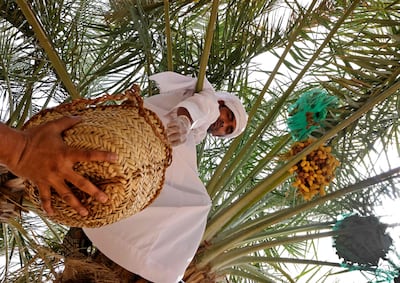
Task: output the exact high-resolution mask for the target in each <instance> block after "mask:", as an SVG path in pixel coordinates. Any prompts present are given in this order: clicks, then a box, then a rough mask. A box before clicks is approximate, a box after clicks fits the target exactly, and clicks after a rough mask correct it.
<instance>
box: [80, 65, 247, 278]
mask: <svg viewBox="0 0 400 283" xmlns="http://www.w3.org/2000/svg"><path fill="white" fill-rule="evenodd" d="M151 79H153V80H155V81H156V82H157V84H158V86H159V88H160V95H156V96H153V97H150V98H146V99H145V107H146V108H148V109H150V110H152V111H154V112H155V113H157V115H158V116H159V118H160V119H161V120H162V122H163V124H164V125H165V126H166V128H167V135H168V138H169V140H170V141H171V143H172V145H173V146H174V147H173V157H172V164H171V165H170V167H168V168H167V170H166V176H165V183H164V186H163V189H162V190H161V193H160V195H159V196H158V197H157V198H156V199H155V200H154V202H153V203H152V204H151V205H149V206H148V207H147V208H146V209H144V210H143V211H141V212H139V213H137V214H135V215H133V216H131V217H128V218H126V219H124V220H121V221H119V222H116V223H113V224H110V225H106V226H103V227H100V228H85V229H84V231H85V233H86V235H87V236H88V237H89V239H90V240H91V241H92V242H93V244H94V246H96V247H97V248H98V249H99V250H100V251H101V252H102V253H103V254H105V255H106V256H107V257H108V258H110V259H111V260H112V261H114V262H115V263H117V264H118V265H120V266H122V267H123V268H125V269H127V270H129V271H131V272H132V273H135V274H138V275H140V276H142V277H143V278H145V279H147V280H149V281H152V282H155V283H176V282H178V281H179V280H181V279H182V277H183V275H184V272H185V270H186V268H187V266H188V265H189V263H190V262H191V260H192V259H193V257H194V255H195V253H196V250H197V248H198V246H199V244H200V241H201V238H202V236H203V233H204V229H205V227H206V222H207V215H208V212H209V210H210V207H211V200H210V197H209V196H208V194H207V191H206V188H205V186H204V185H203V183H202V182H201V180H200V179H199V177H198V171H197V161H196V144H198V143H200V142H201V141H202V140H203V139H204V137H205V136H206V134H207V131H208V132H209V133H211V134H213V135H217V136H221V137H235V136H237V135H239V134H240V133H241V132H242V131H243V130H244V128H245V126H246V123H247V114H246V112H245V110H244V108H243V106H242V104H241V103H240V100H239V99H238V98H237V97H235V96H233V95H232V94H229V93H215V91H214V89H213V88H212V86H211V85H210V84H209V83H208V82H207V81H206V82H205V83H204V86H203V90H202V91H201V92H200V93H195V85H196V82H197V80H196V79H195V78H191V77H187V76H182V75H179V74H176V73H173V72H164V73H159V74H156V75H154V76H152V77H151ZM221 109H222V110H221ZM227 109H228V110H227ZM224 115H225V116H224Z"/></svg>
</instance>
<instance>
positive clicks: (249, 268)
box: [0, 0, 400, 282]
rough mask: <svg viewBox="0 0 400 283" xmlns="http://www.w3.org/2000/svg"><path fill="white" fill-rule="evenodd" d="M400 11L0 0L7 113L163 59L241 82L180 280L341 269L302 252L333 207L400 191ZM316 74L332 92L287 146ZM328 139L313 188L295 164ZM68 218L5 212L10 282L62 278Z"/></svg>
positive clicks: (357, 208)
mask: <svg viewBox="0 0 400 283" xmlns="http://www.w3.org/2000/svg"><path fill="white" fill-rule="evenodd" d="M215 7H217V8H218V9H217V12H218V13H217V14H213V12H214V11H215ZM399 11H400V3H399V1H381V0H379V1H378V0H371V1H360V0H355V1H351V2H350V1H328V0H327V1H323V0H322V1H310V2H309V3H307V4H302V3H300V2H298V1H293V2H288V1H286V2H281V1H275V0H270V1H257V0H252V1H237V0H227V1H225V0H224V1H222V0H221V1H219V3H218V1H207V0H200V1H189V0H179V1H161V0H158V1H157V0H153V1H151V0H148V1H145V0H143V1H135V0H110V1H109V2H108V1H96V3H93V1H85V0H65V1H62V2H60V1H52V0H51V1H40V0H31V1H26V0H16V1H7V0H0V34H1V35H0V95H1V98H2V111H1V118H2V121H5V122H6V123H7V124H9V125H11V126H14V127H21V126H22V125H23V123H24V121H25V120H26V119H27V118H29V117H30V116H31V115H32V114H34V113H36V112H38V111H40V110H41V109H43V108H46V107H49V106H52V105H55V104H59V103H61V102H64V101H68V100H71V99H76V98H79V97H91V96H99V95H101V94H104V93H105V92H119V91H122V90H124V89H126V88H128V87H129V86H130V85H131V84H132V83H134V82H135V83H138V84H140V85H141V86H142V89H143V95H145V96H147V95H152V94H153V93H154V91H155V89H154V87H153V85H152V84H151V83H150V82H149V81H148V75H150V74H153V73H155V72H160V71H165V70H174V71H176V72H179V73H183V74H187V75H196V76H197V75H199V78H201V76H202V74H204V72H205V73H206V76H207V78H208V80H209V81H210V82H211V83H212V84H213V85H214V86H215V87H216V88H218V89H223V90H227V91H232V92H236V93H238V95H239V96H240V97H241V99H242V100H243V102H244V104H245V106H246V108H247V110H248V113H249V124H248V127H247V129H246V131H245V132H244V134H242V135H241V136H240V137H239V138H237V139H235V140H234V141H221V140H217V139H214V138H212V137H209V138H207V139H206V140H205V141H204V142H203V143H202V144H201V145H199V147H198V164H199V173H200V177H201V178H202V180H203V181H204V183H205V184H206V186H207V190H208V192H209V194H210V196H211V198H212V201H213V206H212V210H211V212H210V214H209V221H208V225H207V228H206V231H205V234H204V238H203V241H202V244H201V246H200V247H199V250H198V252H197V254H196V256H195V258H194V260H193V262H192V263H191V265H190V267H189V268H188V270H187V272H186V274H185V278H184V279H185V281H186V282H214V281H221V282H223V281H224V280H228V281H229V282H296V281H298V280H299V279H301V278H303V279H305V280H307V278H308V276H309V277H310V278H312V280H313V282H316V281H318V280H320V281H321V282H322V281H323V280H325V279H326V277H327V276H328V275H330V274H331V273H334V272H337V271H338V270H343V269H341V264H340V261H339V259H338V260H337V261H335V262H321V261H318V260H317V259H315V260H314V259H313V260H310V259H307V257H309V256H310V253H311V254H314V256H316V254H317V251H316V250H312V248H313V245H314V240H315V239H318V238H321V237H330V236H334V235H335V231H333V230H332V228H333V227H334V225H335V223H336V220H337V217H338V216H339V215H341V214H344V213H350V212H357V213H359V214H361V215H370V214H372V213H374V207H375V206H376V205H378V204H380V202H381V200H382V196H389V197H391V198H397V197H398V196H399V184H398V183H399V174H400V172H399V171H400V169H399V168H398V167H397V168H396V167H395V166H394V163H393V161H392V160H393V158H394V157H393V156H391V155H393V154H394V155H396V156H397V157H398V156H399V150H398V147H397V148H396V144H397V143H398V140H399V89H400V34H399V32H400V26H399V24H398V23H399V22H400V12H399ZM214 16H215V17H214ZM208 26H210V27H211V28H208V29H207V27H208ZM208 48H209V49H208ZM208 50H209V51H208ZM260 61H261V63H260ZM257 62H258V63H257ZM205 67H206V68H205ZM315 88H319V89H325V90H326V91H328V93H329V94H330V95H332V96H335V97H337V99H338V101H339V103H338V106H337V107H336V108H332V109H329V112H328V115H327V119H326V121H325V123H324V125H323V127H321V128H320V129H318V130H316V131H314V132H313V133H312V136H313V137H314V138H315V140H314V142H313V143H312V144H310V145H309V146H308V147H307V148H305V149H304V150H303V151H301V152H300V153H298V154H297V155H295V156H292V157H291V158H289V159H284V158H283V156H284V155H285V153H287V152H288V151H289V149H290V147H291V145H292V144H293V143H294V142H295V140H294V139H293V138H292V136H291V134H290V131H288V128H287V119H288V116H289V110H288V109H289V107H290V105H292V104H293V103H294V102H295V101H296V100H297V99H298V98H299V97H300V96H301V95H302V94H303V93H304V92H305V91H307V90H310V89H315ZM321 145H329V146H330V147H331V148H332V152H333V154H334V155H335V156H336V158H337V159H338V160H339V161H340V166H339V167H338V168H337V169H336V178H335V179H334V180H333V182H331V184H330V185H329V187H328V188H326V192H327V194H326V195H325V196H320V197H315V198H314V199H312V200H311V201H305V200H303V199H302V198H301V196H300V195H299V194H298V193H297V191H296V189H295V188H294V187H293V186H292V185H291V183H292V182H293V178H294V177H293V176H292V174H290V169H291V168H292V167H293V166H295V165H296V164H297V163H298V162H299V161H301V160H302V158H303V157H305V156H306V155H307V154H309V153H310V152H312V151H313V150H315V149H317V148H319V147H320V146H321ZM391 148H394V149H395V150H394V151H393V153H390V154H389V153H388V152H389V149H391ZM377 156H379V157H380V160H383V162H384V163H385V166H386V167H387V168H388V169H387V170H385V172H382V170H380V168H378V166H376V164H375V162H376V159H377ZM25 207H26V208H27V209H30V207H29V204H26V203H25ZM66 231H67V227H63V226H62V225H57V224H54V223H50V222H49V221H48V220H46V219H45V218H43V217H41V216H40V215H38V214H35V213H34V212H31V213H23V214H22V217H21V218H20V219H17V220H13V219H10V220H9V221H8V223H4V224H2V226H1V232H2V237H1V238H0V239H1V250H2V253H3V254H4V258H5V260H6V264H5V265H4V268H3V269H2V270H1V271H0V272H2V277H3V278H5V279H4V281H5V282H10V281H12V282H14V281H18V282H35V281H45V280H46V278H47V279H50V280H51V279H54V278H55V277H57V274H58V273H59V272H60V270H61V269H62V267H63V264H64V257H63V255H62V253H61V251H60V249H61V248H60V245H61V242H62V237H63V235H64V234H65V232H66ZM16 255H18V256H19V260H17V262H18V263H17V264H21V268H20V269H19V270H18V272H15V265H16V263H15V259H16V258H18V256H16ZM292 264H295V265H301V266H304V267H303V269H302V272H300V273H299V274H295V275H293V274H291V273H290V265H292ZM322 267H328V268H332V269H323V268H322ZM12 270H13V272H11V271H12ZM344 271H346V269H344ZM369 271H374V268H370V270H369ZM38 274H40V275H38ZM310 274H311V275H310ZM393 274H394V273H393ZM310 280H311V279H310Z"/></svg>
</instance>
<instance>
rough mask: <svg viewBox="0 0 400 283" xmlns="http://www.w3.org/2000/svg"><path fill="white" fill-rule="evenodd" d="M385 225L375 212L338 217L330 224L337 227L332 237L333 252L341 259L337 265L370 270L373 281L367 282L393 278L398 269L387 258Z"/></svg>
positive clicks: (389, 239) (388, 240) (388, 280)
mask: <svg viewBox="0 0 400 283" xmlns="http://www.w3.org/2000/svg"><path fill="white" fill-rule="evenodd" d="M386 228H387V225H386V224H382V223H381V222H380V221H379V219H378V218H377V217H375V216H359V215H358V214H353V215H346V216H343V217H342V218H341V219H339V220H338V221H337V222H336V224H335V226H334V227H333V230H334V231H337V235H335V236H334V237H333V240H334V247H335V248H336V253H337V255H338V256H339V257H340V258H342V259H343V263H342V264H341V266H342V267H344V268H347V269H348V270H350V271H354V270H359V271H367V272H369V273H372V274H374V275H375V281H370V282H374V283H378V282H388V283H389V282H393V280H394V279H395V278H396V277H397V276H399V272H398V268H397V267H396V266H395V264H393V263H392V262H391V261H390V260H389V259H388V258H387V253H388V252H389V251H390V249H391V248H392V244H393V241H392V238H391V237H390V236H389V235H388V234H387V233H386ZM383 261H384V262H385V264H382V262H383Z"/></svg>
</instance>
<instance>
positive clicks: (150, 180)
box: [24, 86, 172, 228]
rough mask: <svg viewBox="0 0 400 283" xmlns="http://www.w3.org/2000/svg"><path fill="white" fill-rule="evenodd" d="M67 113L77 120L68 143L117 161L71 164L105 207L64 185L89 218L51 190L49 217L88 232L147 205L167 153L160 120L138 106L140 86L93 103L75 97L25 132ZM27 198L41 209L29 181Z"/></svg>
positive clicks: (154, 194) (42, 115)
mask: <svg viewBox="0 0 400 283" xmlns="http://www.w3.org/2000/svg"><path fill="white" fill-rule="evenodd" d="M68 115H78V116H80V117H82V122H80V123H78V124H76V125H75V126H73V127H72V128H70V129H68V130H66V131H65V132H64V133H63V139H64V141H65V143H66V144H67V145H69V146H71V147H74V148H78V149H87V150H103V151H110V152H115V153H117V154H118V162H116V163H113V164H111V163H108V162H80V163H77V164H75V166H74V170H75V171H77V172H78V173H80V174H81V175H83V176H84V177H86V178H88V179H89V180H90V181H91V182H92V183H93V184H95V185H96V186H97V187H98V188H99V189H101V190H102V191H104V192H105V193H106V194H107V195H108V196H109V200H108V202H107V203H105V204H102V203H99V202H97V201H96V200H95V199H93V198H92V197H91V196H90V195H88V194H86V193H84V192H82V191H81V190H78V189H77V188H75V187H74V186H73V185H72V184H68V185H69V187H70V188H71V190H72V192H73V193H74V194H75V195H76V196H77V197H78V199H80V200H81V202H82V204H83V205H84V206H85V207H86V208H87V209H88V210H89V215H88V216H81V215H79V214H78V213H77V212H76V211H75V210H74V209H72V208H71V207H70V206H69V205H68V204H67V203H66V202H65V201H64V200H63V199H62V198H61V197H60V196H58V195H57V193H56V192H54V193H52V199H51V203H52V206H53V208H54V210H55V214H54V215H53V216H51V217H50V218H51V219H52V220H53V221H55V222H58V223H61V224H65V225H68V226H73V227H92V228H93V227H100V226H103V225H106V224H111V223H114V222H116V221H118V220H121V219H123V218H126V217H128V216H131V215H133V214H135V213H137V212H140V211H141V210H143V209H144V208H145V207H146V206H148V205H149V204H150V203H151V202H152V201H153V200H154V199H155V198H156V197H157V195H158V194H159V193H160V190H161V188H162V186H163V184H164V177H165V170H166V168H167V167H168V166H169V165H170V163H171V158H172V157H171V156H172V149H171V147H170V145H169V143H168V141H167V138H166V133H165V129H164V127H163V125H162V122H161V120H160V119H159V118H158V116H157V115H156V114H155V113H154V112H152V111H150V110H148V109H145V108H144V107H143V100H142V98H141V97H140V95H139V88H138V87H137V86H133V87H132V88H131V89H129V90H127V91H125V93H123V94H117V95H106V96H103V97H100V98H97V99H93V100H89V99H79V100H75V101H73V102H71V103H66V104H61V105H59V106H57V107H55V108H52V109H46V110H43V111H41V112H39V113H38V114H36V115H35V116H33V117H32V118H31V119H30V120H29V121H28V122H27V123H26V124H25V125H24V128H30V127H34V126H36V125H40V124H42V123H45V122H48V121H51V120H55V119H58V118H61V117H63V116H68ZM38 166H40V164H38ZM26 197H27V198H28V199H29V200H30V201H31V202H32V203H33V204H34V206H36V207H37V208H40V205H41V204H40V197H39V193H38V189H37V187H36V185H35V184H33V183H32V182H30V181H26ZM39 211H41V210H40V209H39Z"/></svg>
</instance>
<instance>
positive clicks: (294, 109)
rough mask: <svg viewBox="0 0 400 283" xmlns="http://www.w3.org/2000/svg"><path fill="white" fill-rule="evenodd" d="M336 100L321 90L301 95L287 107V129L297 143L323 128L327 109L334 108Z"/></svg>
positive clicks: (313, 90)
mask: <svg viewBox="0 0 400 283" xmlns="http://www.w3.org/2000/svg"><path fill="white" fill-rule="evenodd" d="M337 104H338V99H337V97H335V96H331V95H329V94H328V93H327V91H325V90H323V89H312V90H309V91H307V92H305V93H303V94H302V95H301V96H300V98H299V99H298V100H297V101H296V102H295V103H294V104H293V105H291V106H290V107H289V118H288V122H287V124H288V128H289V130H290V132H291V134H292V136H293V138H294V139H295V140H297V141H301V140H305V139H306V138H307V137H308V136H309V135H310V134H311V133H312V132H313V131H315V130H316V129H318V128H321V127H323V122H324V120H325V118H326V115H327V113H328V109H329V108H333V107H336V106H337Z"/></svg>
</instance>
